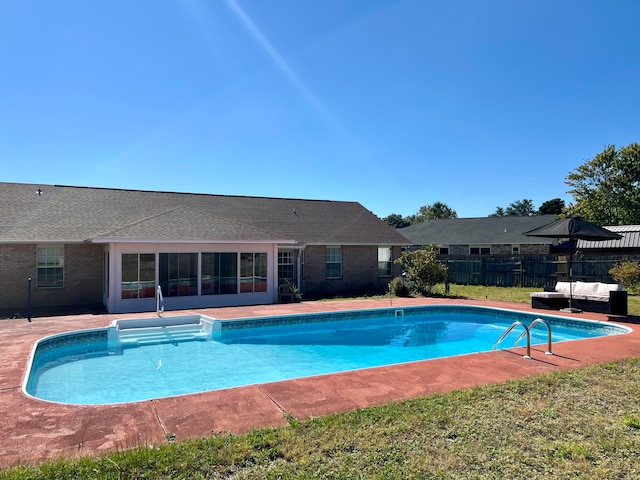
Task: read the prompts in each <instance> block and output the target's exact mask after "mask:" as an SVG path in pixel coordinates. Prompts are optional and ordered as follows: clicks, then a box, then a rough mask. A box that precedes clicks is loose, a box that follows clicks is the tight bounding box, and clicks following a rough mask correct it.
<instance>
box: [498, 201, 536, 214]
mask: <svg viewBox="0 0 640 480" xmlns="http://www.w3.org/2000/svg"><path fill="white" fill-rule="evenodd" d="M505 213H506V214H507V216H508V217H531V216H533V215H535V214H536V209H535V208H534V206H533V200H529V199H528V198H525V199H522V200H516V201H515V202H513V203H510V204H509V206H508V207H507V209H506V210H505Z"/></svg>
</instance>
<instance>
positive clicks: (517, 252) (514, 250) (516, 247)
mask: <svg viewBox="0 0 640 480" xmlns="http://www.w3.org/2000/svg"><path fill="white" fill-rule="evenodd" d="M511 253H512V254H513V255H520V245H512V246H511Z"/></svg>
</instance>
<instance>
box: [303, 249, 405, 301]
mask: <svg viewBox="0 0 640 480" xmlns="http://www.w3.org/2000/svg"><path fill="white" fill-rule="evenodd" d="M325 253H326V247H325V246H324V245H317V246H309V247H307V248H305V251H304V278H303V279H302V283H301V285H302V289H301V290H302V294H303V296H304V298H305V299H310V298H320V297H331V296H336V295H358V294H380V293H384V292H386V291H388V285H389V282H391V279H392V278H393V277H394V276H398V275H400V274H401V266H400V265H395V264H394V265H392V273H393V275H392V276H391V277H379V276H378V247H377V246H342V277H341V278H330V279H328V278H326V256H325ZM400 254H401V249H400V247H393V250H392V259H393V260H395V259H396V258H398V257H400Z"/></svg>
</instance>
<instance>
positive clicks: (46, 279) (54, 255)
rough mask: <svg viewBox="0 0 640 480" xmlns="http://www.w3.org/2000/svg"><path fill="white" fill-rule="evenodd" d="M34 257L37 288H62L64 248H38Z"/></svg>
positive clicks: (52, 246)
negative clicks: (35, 258)
mask: <svg viewBox="0 0 640 480" xmlns="http://www.w3.org/2000/svg"><path fill="white" fill-rule="evenodd" d="M36 256H37V260H36V271H37V275H36V286H37V287H39V288H62V287H64V247H63V246H62V245H48V246H46V247H45V246H42V247H38V249H37V254H36Z"/></svg>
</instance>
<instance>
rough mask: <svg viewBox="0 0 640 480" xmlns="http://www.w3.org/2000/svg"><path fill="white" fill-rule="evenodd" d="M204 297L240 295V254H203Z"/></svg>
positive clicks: (202, 291) (201, 267) (202, 281)
mask: <svg viewBox="0 0 640 480" xmlns="http://www.w3.org/2000/svg"><path fill="white" fill-rule="evenodd" d="M200 269H201V272H202V278H201V281H200V289H201V290H200V291H201V293H202V295H225V294H235V293H238V254H237V253H235V252H221V253H216V252H203V253H202V261H201V262H200Z"/></svg>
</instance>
